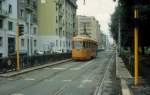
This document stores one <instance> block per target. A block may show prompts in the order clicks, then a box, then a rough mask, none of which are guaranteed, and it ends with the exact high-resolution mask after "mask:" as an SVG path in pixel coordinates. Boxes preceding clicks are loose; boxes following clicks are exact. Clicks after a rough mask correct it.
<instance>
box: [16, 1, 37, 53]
mask: <svg viewBox="0 0 150 95" xmlns="http://www.w3.org/2000/svg"><path fill="white" fill-rule="evenodd" d="M17 4H18V7H17V17H18V25H23V29H24V33H23V35H22V36H20V51H21V52H25V53H27V54H28V55H29V56H31V55H33V54H35V53H36V51H37V40H38V38H37V37H38V35H37V34H38V32H37V31H38V26H37V0H17Z"/></svg>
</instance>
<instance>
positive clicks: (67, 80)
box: [62, 80, 72, 82]
mask: <svg viewBox="0 0 150 95" xmlns="http://www.w3.org/2000/svg"><path fill="white" fill-rule="evenodd" d="M62 81H64V82H71V81H72V80H62Z"/></svg>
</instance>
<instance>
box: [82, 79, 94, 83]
mask: <svg viewBox="0 0 150 95" xmlns="http://www.w3.org/2000/svg"><path fill="white" fill-rule="evenodd" d="M92 81H93V80H89V79H87V80H82V83H91V82H92Z"/></svg>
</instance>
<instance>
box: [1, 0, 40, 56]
mask: <svg viewBox="0 0 150 95" xmlns="http://www.w3.org/2000/svg"><path fill="white" fill-rule="evenodd" d="M36 7H37V6H36V0H0V57H7V56H9V55H11V54H14V53H15V51H16V27H17V25H23V26H24V29H23V30H24V35H22V36H20V52H23V53H27V54H28V55H32V54H34V52H35V51H36V50H37V20H36Z"/></svg>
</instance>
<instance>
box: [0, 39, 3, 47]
mask: <svg viewBox="0 0 150 95" xmlns="http://www.w3.org/2000/svg"><path fill="white" fill-rule="evenodd" d="M2 46H3V39H2V37H0V47H2Z"/></svg>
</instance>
